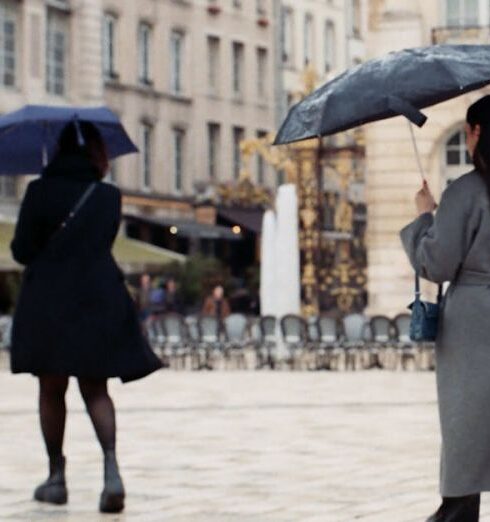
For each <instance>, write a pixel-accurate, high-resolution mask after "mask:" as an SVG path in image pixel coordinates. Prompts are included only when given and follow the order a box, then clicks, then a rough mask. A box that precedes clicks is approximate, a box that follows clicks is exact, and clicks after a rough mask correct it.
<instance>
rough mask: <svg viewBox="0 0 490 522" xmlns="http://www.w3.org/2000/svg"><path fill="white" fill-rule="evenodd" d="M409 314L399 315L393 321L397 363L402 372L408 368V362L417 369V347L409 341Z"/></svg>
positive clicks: (418, 351) (418, 350)
mask: <svg viewBox="0 0 490 522" xmlns="http://www.w3.org/2000/svg"><path fill="white" fill-rule="evenodd" d="M410 321H411V315H410V314H406V313H404V314H399V315H397V316H396V317H395V318H394V319H393V325H394V327H395V339H396V348H397V352H398V361H397V362H399V363H400V366H401V368H402V370H406V369H407V368H408V362H409V361H413V364H414V366H415V369H418V367H419V362H418V356H419V353H420V349H419V346H418V345H417V344H416V343H414V342H413V341H412V340H411V339H410Z"/></svg>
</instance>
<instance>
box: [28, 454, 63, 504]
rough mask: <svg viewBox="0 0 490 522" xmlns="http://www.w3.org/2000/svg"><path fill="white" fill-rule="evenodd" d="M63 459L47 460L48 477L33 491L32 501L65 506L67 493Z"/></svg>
mask: <svg viewBox="0 0 490 522" xmlns="http://www.w3.org/2000/svg"><path fill="white" fill-rule="evenodd" d="M65 462H66V461H65V457H62V456H61V457H55V458H50V459H49V477H48V479H47V480H46V481H45V482H43V483H42V484H41V485H40V486H38V487H37V488H36V489H35V491H34V499H35V500H38V501H39V502H48V503H49V504H58V505H62V504H66V503H67V502H68V491H67V489H66V482H65Z"/></svg>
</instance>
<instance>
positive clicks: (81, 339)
mask: <svg viewBox="0 0 490 522" xmlns="http://www.w3.org/2000/svg"><path fill="white" fill-rule="evenodd" d="M107 168H108V160H107V152H106V148H105V144H104V142H103V140H102V138H101V136H100V133H99V131H98V130H97V128H96V127H95V126H94V125H92V124H90V123H85V122H83V123H82V122H76V123H70V124H68V125H67V126H66V127H65V129H64V130H63V131H62V133H61V136H60V138H59V143H58V151H57V154H56V156H55V158H54V159H53V161H52V162H51V163H50V164H49V165H48V167H47V168H46V169H45V170H44V172H43V173H42V176H41V178H39V179H36V180H35V181H32V182H31V183H30V184H29V186H28V187H27V191H26V194H25V196H24V200H23V202H22V205H21V209H20V214H19V218H18V222H17V226H16V229H15V236H14V239H13V241H12V246H11V248H12V253H13V256H14V258H15V259H16V260H17V261H18V262H19V263H21V264H23V265H25V266H26V269H25V271H24V274H23V281H22V287H21V291H20V295H19V299H18V302H17V306H16V310H15V314H14V324H13V331H12V347H11V365H12V372H13V373H21V372H27V373H32V374H34V375H36V376H37V377H38V378H39V385H40V394H39V413H40V420H41V430H42V434H43V437H44V442H45V445H46V450H47V453H48V457H49V477H48V479H47V480H46V481H45V482H44V483H43V484H41V485H40V486H39V487H38V488H37V489H36V490H35V492H34V497H35V499H36V500H38V501H41V502H48V503H52V504H65V503H66V502H67V499H68V490H67V487H66V481H65V457H64V455H63V438H64V432H65V418H66V406H65V393H66V390H67V387H68V381H69V377H70V376H73V377H76V378H77V379H78V385H79V388H80V392H81V395H82V397H83V400H84V401H85V405H86V408H87V412H88V414H89V416H90V419H91V421H92V423H93V426H94V428H95V432H96V435H97V438H98V440H99V442H100V445H101V447H102V451H103V457H104V489H103V491H102V494H101V497H100V504H99V509H100V510H101V511H102V512H119V511H121V510H122V509H123V508H124V497H125V492H124V487H123V482H122V479H121V475H120V472H119V466H118V462H117V459H116V416H115V410H114V404H113V402H112V399H111V397H110V396H109V394H108V391H107V380H108V379H109V378H110V377H119V378H120V379H121V380H122V381H123V382H128V381H133V380H136V379H140V378H142V377H144V376H146V375H148V374H150V373H151V372H153V371H155V370H157V369H159V368H160V367H161V363H160V361H159V360H158V358H157V357H156V355H155V354H154V353H153V352H152V350H151V348H150V347H149V345H148V344H147V342H146V340H145V339H144V337H143V335H142V332H141V327H140V322H139V320H138V315H137V312H136V309H135V307H134V303H133V301H132V299H131V297H130V296H129V294H128V291H127V289H126V286H125V284H124V276H123V274H122V272H121V270H120V269H119V267H118V266H117V265H116V262H115V261H114V258H113V257H112V254H111V248H112V244H113V242H114V239H115V237H116V234H117V232H118V229H119V225H120V219H121V193H120V191H119V190H118V189H117V188H116V187H115V186H113V185H110V184H106V183H102V182H101V180H102V178H103V177H104V175H105V173H106V171H107ZM69 215H70V218H67V216H69Z"/></svg>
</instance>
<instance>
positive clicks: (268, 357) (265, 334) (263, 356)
mask: <svg viewBox="0 0 490 522" xmlns="http://www.w3.org/2000/svg"><path fill="white" fill-rule="evenodd" d="M259 328H260V341H259V343H258V344H257V347H256V353H257V367H258V368H263V367H264V366H266V365H267V366H269V368H270V369H271V370H273V369H274V368H275V367H276V364H277V353H276V352H277V319H276V318H275V317H274V316H273V315H264V316H262V317H261V318H260V319H259Z"/></svg>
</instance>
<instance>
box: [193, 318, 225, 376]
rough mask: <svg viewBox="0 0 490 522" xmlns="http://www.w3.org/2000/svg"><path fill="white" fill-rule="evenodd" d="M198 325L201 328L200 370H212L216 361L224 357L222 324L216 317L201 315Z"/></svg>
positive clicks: (199, 346) (199, 347)
mask: <svg viewBox="0 0 490 522" xmlns="http://www.w3.org/2000/svg"><path fill="white" fill-rule="evenodd" d="M197 325H198V328H199V345H198V355H199V358H198V368H199V369H206V370H212V369H213V367H214V360H215V359H216V358H217V357H222V356H223V343H222V341H221V334H222V324H221V321H220V320H219V319H218V318H217V317H216V316H214V315H201V316H199V319H198V321H197Z"/></svg>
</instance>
